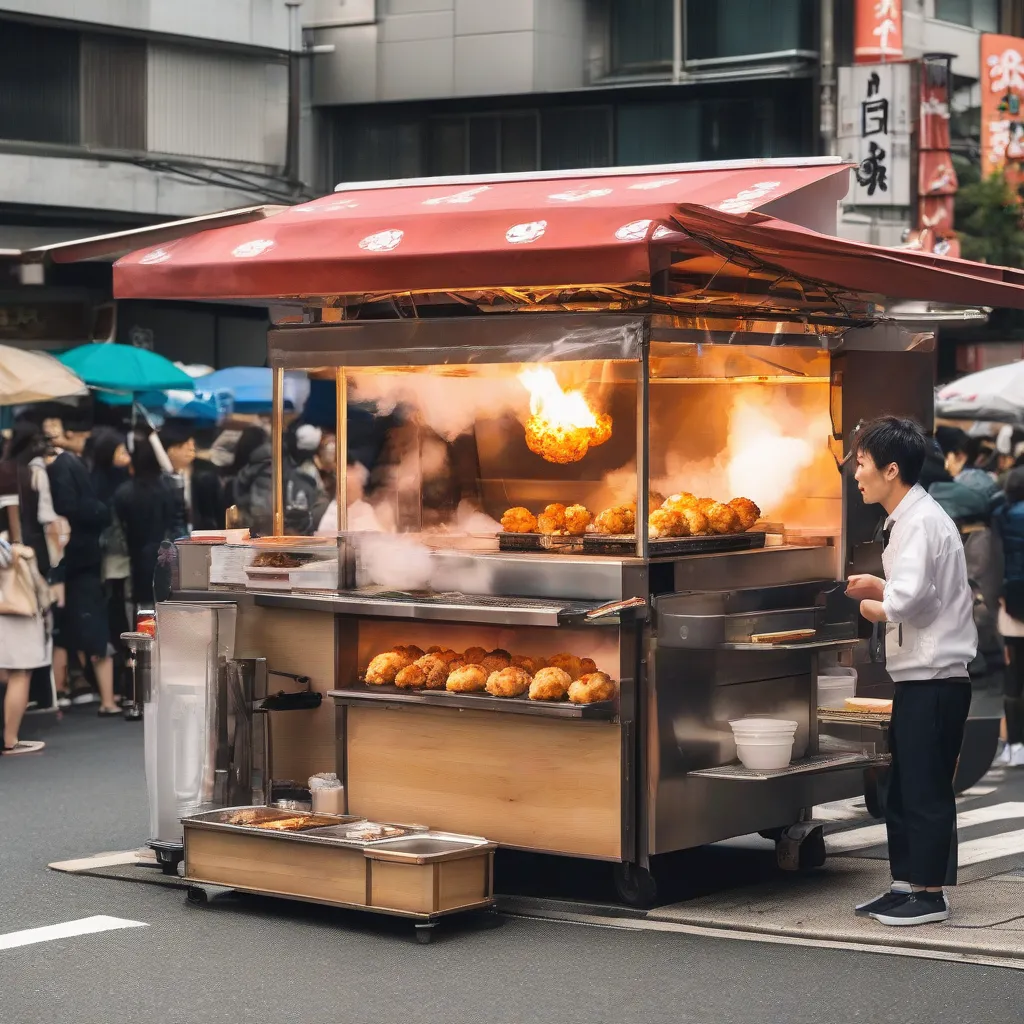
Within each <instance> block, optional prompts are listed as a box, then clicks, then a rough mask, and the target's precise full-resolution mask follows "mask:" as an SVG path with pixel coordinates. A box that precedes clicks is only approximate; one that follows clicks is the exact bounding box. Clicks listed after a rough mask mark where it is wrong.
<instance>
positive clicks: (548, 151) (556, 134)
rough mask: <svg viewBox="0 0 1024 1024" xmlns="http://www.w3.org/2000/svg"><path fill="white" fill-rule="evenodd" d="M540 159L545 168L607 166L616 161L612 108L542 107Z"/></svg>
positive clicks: (546, 169)
mask: <svg viewBox="0 0 1024 1024" xmlns="http://www.w3.org/2000/svg"><path fill="white" fill-rule="evenodd" d="M540 160H541V164H540V165H541V168H542V169H543V170H545V171H562V170H566V169H573V168H576V167H607V166H608V165H609V164H610V163H611V162H612V108H611V107H556V108H554V109H552V110H542V111H541V115H540Z"/></svg>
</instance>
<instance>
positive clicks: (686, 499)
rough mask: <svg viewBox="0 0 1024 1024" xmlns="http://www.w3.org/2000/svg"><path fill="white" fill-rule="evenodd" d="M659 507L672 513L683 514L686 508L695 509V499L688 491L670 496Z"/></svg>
mask: <svg viewBox="0 0 1024 1024" xmlns="http://www.w3.org/2000/svg"><path fill="white" fill-rule="evenodd" d="M661 507H662V508H664V509H669V510H670V511H672V512H683V511H685V510H686V509H688V508H696V507H697V499H696V498H695V497H694V496H693V495H692V494H691V493H690V492H689V491H681V492H680V493H679V494H670V495H669V496H668V497H667V498H666V499H665V500H664V501H663V502H662V503H661Z"/></svg>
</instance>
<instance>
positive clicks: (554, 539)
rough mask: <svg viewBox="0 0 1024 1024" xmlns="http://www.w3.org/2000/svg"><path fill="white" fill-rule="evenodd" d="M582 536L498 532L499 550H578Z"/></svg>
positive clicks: (580, 547)
mask: <svg viewBox="0 0 1024 1024" xmlns="http://www.w3.org/2000/svg"><path fill="white" fill-rule="evenodd" d="M582 547H583V538H582V537H576V536H573V537H565V536H561V535H559V536H555V535H553V534H550V533H499V534H498V550H499V551H560V552H562V553H563V554H564V553H565V552H567V551H569V552H571V551H580V550H581V549H582Z"/></svg>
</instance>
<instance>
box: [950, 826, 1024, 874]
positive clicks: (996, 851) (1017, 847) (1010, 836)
mask: <svg viewBox="0 0 1024 1024" xmlns="http://www.w3.org/2000/svg"><path fill="white" fill-rule="evenodd" d="M1014 854H1024V829H1017V831H1015V832H998V833H996V835H994V836H985V838H984V839H972V840H970V841H969V842H966V843H961V844H960V847H959V850H958V851H957V863H958V864H959V865H960V867H962V868H966V867H970V866H971V865H972V864H981V863H983V862H984V861H987V860H996V859H998V858H999V857H1012V856H1013V855H1014Z"/></svg>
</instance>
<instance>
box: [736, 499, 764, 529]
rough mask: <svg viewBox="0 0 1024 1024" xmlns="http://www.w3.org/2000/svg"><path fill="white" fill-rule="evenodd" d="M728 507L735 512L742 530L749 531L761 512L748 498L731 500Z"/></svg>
mask: <svg viewBox="0 0 1024 1024" xmlns="http://www.w3.org/2000/svg"><path fill="white" fill-rule="evenodd" d="M729 507H730V508H733V509H735V510H736V515H738V516H739V517H740V526H742V527H743V529H744V530H749V529H750V528H751V527H752V526H753V525H754V523H756V522H757V521H758V519H760V518H761V510H760V509H759V508H758V507H757V505H755V504H754V503H753V502H752V501H751V500H750V499H749V498H733V499H732V501H730V502H729Z"/></svg>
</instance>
